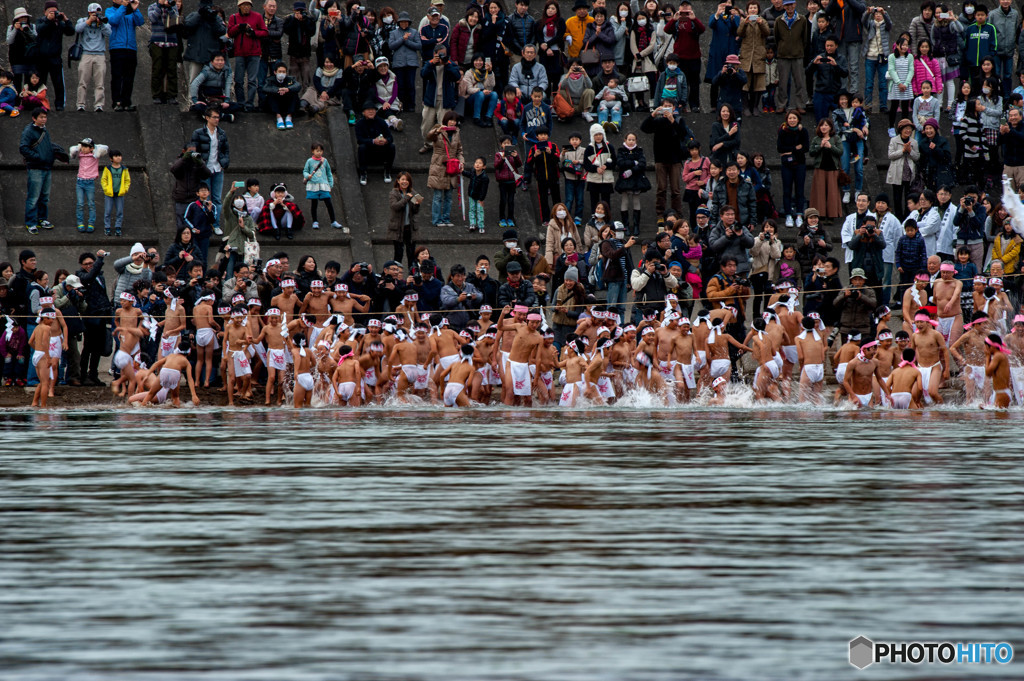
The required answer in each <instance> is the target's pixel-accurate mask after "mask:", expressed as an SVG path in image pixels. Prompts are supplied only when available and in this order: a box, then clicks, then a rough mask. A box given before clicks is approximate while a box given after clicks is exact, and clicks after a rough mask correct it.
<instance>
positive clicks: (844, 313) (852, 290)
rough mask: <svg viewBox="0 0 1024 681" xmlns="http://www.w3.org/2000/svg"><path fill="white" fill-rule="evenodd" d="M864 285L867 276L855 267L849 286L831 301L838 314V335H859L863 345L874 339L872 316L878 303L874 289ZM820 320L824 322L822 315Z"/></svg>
mask: <svg viewBox="0 0 1024 681" xmlns="http://www.w3.org/2000/svg"><path fill="white" fill-rule="evenodd" d="M866 283H867V275H866V273H865V272H864V270H862V269H860V268H859V267H855V268H854V269H853V271H852V272H851V273H850V286H849V287H847V288H845V289H843V290H842V291H840V292H839V294H838V295H836V297H835V298H833V300H832V302H833V304H834V305H835V308H836V311H837V312H838V313H839V320H838V321H839V326H838V328H839V333H842V334H851V333H859V334H860V335H861V340H862V342H864V343H867V342H868V341H870V340H872V339H874V337H875V324H874V320H873V319H872V314H873V313H874V311H875V308H876V307H877V303H878V297H877V296H876V295H875V291H874V289H870V288H865V286H864V285H865V284H866ZM822 320H823V321H824V315H822ZM826 324H828V322H826Z"/></svg>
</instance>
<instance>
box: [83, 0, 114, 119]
mask: <svg viewBox="0 0 1024 681" xmlns="http://www.w3.org/2000/svg"><path fill="white" fill-rule="evenodd" d="M102 10H103V8H102V7H100V5H99V3H96V2H94V3H92V4H90V5H89V8H88V14H87V15H86V16H84V17H82V18H81V19H79V20H78V22H77V23H76V24H75V33H77V34H78V42H79V44H80V45H81V47H82V58H81V59H80V60H79V61H78V98H77V109H78V111H85V99H86V96H87V95H88V94H89V88H90V87H91V88H92V91H93V97H92V99H93V107H94V108H95V110H96V111H103V102H104V101H105V99H106V94H105V93H106V89H105V88H104V85H103V81H104V79H105V78H106V74H107V41H108V40H109V38H110V33H111V28H110V23H109V22H108V21H107V18H106V16H104V15H103V14H102Z"/></svg>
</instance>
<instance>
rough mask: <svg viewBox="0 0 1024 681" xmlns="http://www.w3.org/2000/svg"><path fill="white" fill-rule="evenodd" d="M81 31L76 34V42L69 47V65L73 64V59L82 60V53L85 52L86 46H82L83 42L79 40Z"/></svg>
mask: <svg viewBox="0 0 1024 681" xmlns="http://www.w3.org/2000/svg"><path fill="white" fill-rule="evenodd" d="M81 35H82V34H81V33H79V34H78V35H76V36H75V42H73V43H72V44H71V47H69V48H68V66H71V62H73V61H81V60H82V55H83V54H84V53H85V48H83V47H82V43H81V41H80V40H79V38H80V37H81Z"/></svg>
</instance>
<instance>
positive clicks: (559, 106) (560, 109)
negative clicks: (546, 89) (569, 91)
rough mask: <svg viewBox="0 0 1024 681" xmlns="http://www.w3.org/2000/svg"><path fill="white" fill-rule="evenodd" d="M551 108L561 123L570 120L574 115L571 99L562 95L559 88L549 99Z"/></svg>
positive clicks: (574, 110) (574, 109) (574, 108)
mask: <svg viewBox="0 0 1024 681" xmlns="http://www.w3.org/2000/svg"><path fill="white" fill-rule="evenodd" d="M551 108H552V109H554V110H555V115H556V116H558V117H559V118H560V119H562V120H563V121H564V120H567V119H569V118H572V116H573V114H574V113H576V107H575V106H573V104H572V98H570V97H566V96H565V95H563V94H562V90H561V88H559V90H558V92H556V93H555V96H554V97H552V98H551Z"/></svg>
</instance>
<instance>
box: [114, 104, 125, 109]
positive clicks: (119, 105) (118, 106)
mask: <svg viewBox="0 0 1024 681" xmlns="http://www.w3.org/2000/svg"><path fill="white" fill-rule="evenodd" d="M114 111H124V107H123V106H121V103H120V102H117V103H116V104H114Z"/></svg>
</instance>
